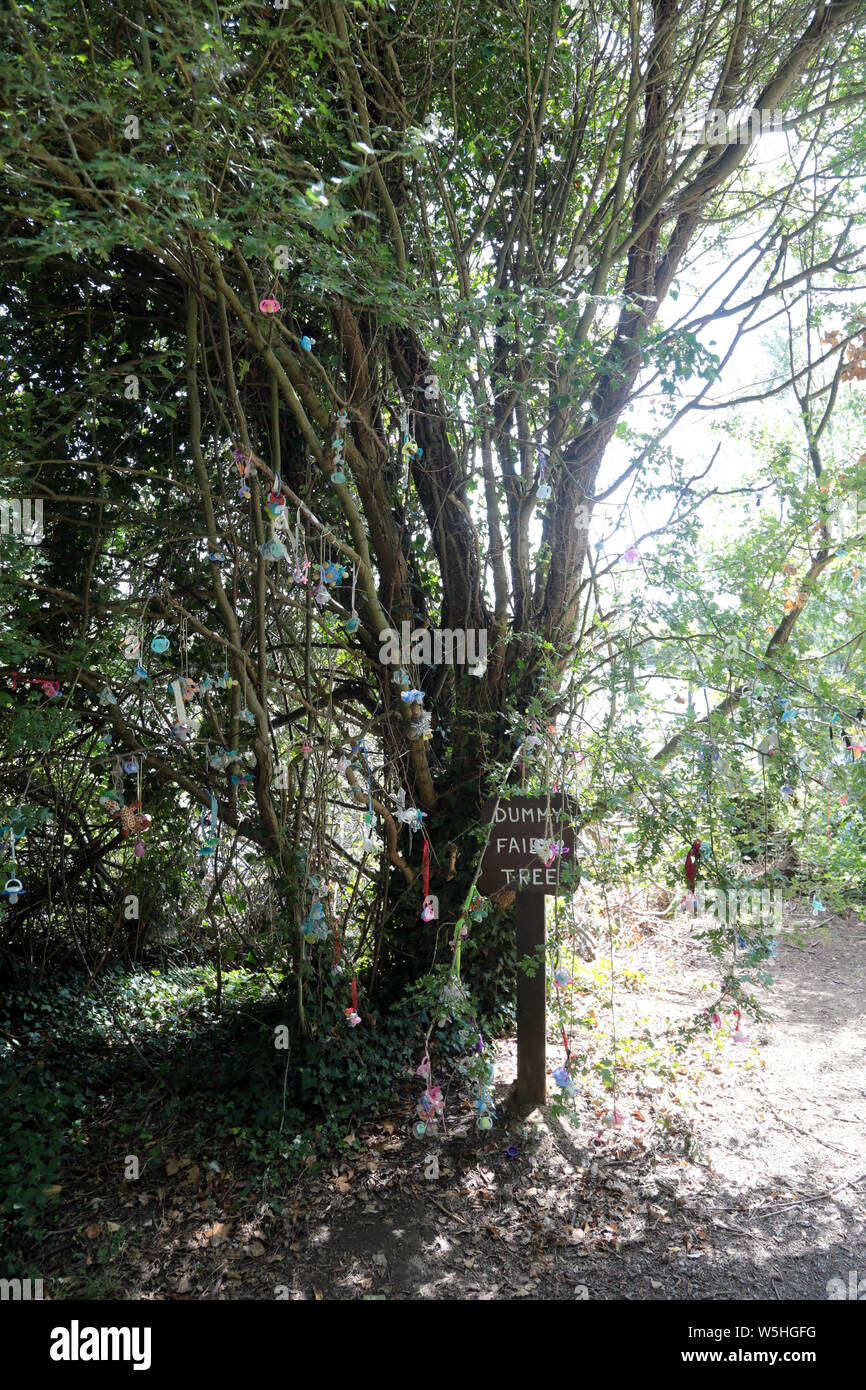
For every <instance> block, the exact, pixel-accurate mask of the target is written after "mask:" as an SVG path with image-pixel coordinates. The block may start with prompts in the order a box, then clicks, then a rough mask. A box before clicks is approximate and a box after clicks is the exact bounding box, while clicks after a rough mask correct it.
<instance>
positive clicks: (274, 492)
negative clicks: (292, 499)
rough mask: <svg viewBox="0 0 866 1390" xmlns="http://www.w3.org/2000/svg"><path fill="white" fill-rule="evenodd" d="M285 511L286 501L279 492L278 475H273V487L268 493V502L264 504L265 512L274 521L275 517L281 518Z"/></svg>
mask: <svg viewBox="0 0 866 1390" xmlns="http://www.w3.org/2000/svg"><path fill="white" fill-rule="evenodd" d="M285 510H286V499H285V497H284V496H283V494H282V492H281V491H280V475H279V473H275V474H274V483H273V487H272V488H271V490H270V492H269V493H268V500H267V502H266V503H265V511H266V512H267V514H268V516H270V517H272V518H274V519H276V518H277V517H280V516H283V515H284V513H285Z"/></svg>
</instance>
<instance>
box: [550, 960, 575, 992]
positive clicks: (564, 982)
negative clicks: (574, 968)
mask: <svg viewBox="0 0 866 1390" xmlns="http://www.w3.org/2000/svg"><path fill="white" fill-rule="evenodd" d="M553 983H554V984H555V985H556V986H557V988H558V989H566V988H567V987H568V986H569V985H573V984H574V976H573V975H572V973H571V971H570V970H567V969H566V968H565V966H564V965H558V966H557V967H556V969H555V970H554V972H553Z"/></svg>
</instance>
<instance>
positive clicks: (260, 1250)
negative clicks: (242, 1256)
mask: <svg viewBox="0 0 866 1390" xmlns="http://www.w3.org/2000/svg"><path fill="white" fill-rule="evenodd" d="M244 1249H245V1251H246V1253H247V1254H248V1255H252V1256H253V1257H254V1258H255V1259H258V1257H259V1255H263V1254H264V1253H265V1247H264V1246H263V1245H262V1243H261V1241H260V1240H254V1241H253V1243H252V1245H246V1246H244Z"/></svg>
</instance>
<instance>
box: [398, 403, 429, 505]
mask: <svg viewBox="0 0 866 1390" xmlns="http://www.w3.org/2000/svg"><path fill="white" fill-rule="evenodd" d="M400 428H401V431H402V434H403V444H402V447H401V449H400V457H401V459H402V461H403V471H402V475H401V478H400V486H401V487H402V488H403V490H404V491H405V490H406V489H407V488H408V486H409V465H410V464H411V462H412V460H413V459H420V458H421V455H422V454H423V453H424V450H423V449H422V448H421V447H420V446H419V445H418V444H416V442H415V440H414V439H413V438H412V436H411V435H410V433H409V411H408V410H404V411H403V413H402V415H401V416H400Z"/></svg>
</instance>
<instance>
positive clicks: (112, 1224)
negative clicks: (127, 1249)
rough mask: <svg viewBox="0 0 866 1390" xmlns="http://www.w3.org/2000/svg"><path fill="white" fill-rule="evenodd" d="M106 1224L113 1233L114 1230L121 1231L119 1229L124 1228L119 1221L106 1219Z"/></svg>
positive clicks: (107, 1228)
mask: <svg viewBox="0 0 866 1390" xmlns="http://www.w3.org/2000/svg"><path fill="white" fill-rule="evenodd" d="M105 1226H106V1230H109V1231H111V1232H112V1233H113V1232H114V1231H119V1230H121V1229H122V1227H121V1224H120V1222H119V1221H106V1223H105Z"/></svg>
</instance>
